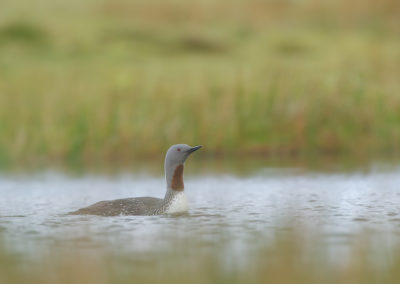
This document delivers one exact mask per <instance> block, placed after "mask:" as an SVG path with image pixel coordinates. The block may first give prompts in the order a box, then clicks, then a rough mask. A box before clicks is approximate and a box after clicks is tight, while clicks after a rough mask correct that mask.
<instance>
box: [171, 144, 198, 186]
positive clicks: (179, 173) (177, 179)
mask: <svg viewBox="0 0 400 284" xmlns="http://www.w3.org/2000/svg"><path fill="white" fill-rule="evenodd" d="M201 147H202V146H201V145H199V146H195V147H191V146H189V145H186V144H176V145H173V146H171V147H170V148H169V149H168V151H167V155H166V156H165V176H166V179H167V186H168V188H171V189H173V190H178V191H182V190H183V188H184V185H183V165H184V163H185V161H186V159H187V158H188V157H189V156H190V154H192V153H193V152H194V151H196V150H198V149H200V148H201Z"/></svg>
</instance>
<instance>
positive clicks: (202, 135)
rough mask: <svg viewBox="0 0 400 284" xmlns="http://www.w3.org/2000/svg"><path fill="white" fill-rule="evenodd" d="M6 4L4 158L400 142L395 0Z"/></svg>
mask: <svg viewBox="0 0 400 284" xmlns="http://www.w3.org/2000/svg"><path fill="white" fill-rule="evenodd" d="M364 2H365V1H356V2H354V3H353V4H349V3H348V2H346V1H324V3H322V1H316V0H315V1H314V0H309V1H302V2H301V1H256V0H252V1H235V2H233V3H232V1H225V0H222V1H197V2H195V3H186V2H185V1H180V0H176V1H170V2H168V3H166V2H163V1H155V0H154V1H146V2H143V1H122V0H118V1H85V2H82V1H69V2H68V3H66V2H62V1H50V0H48V1H47V0H45V1H41V2H40V4H37V3H32V2H31V1H18V3H14V2H12V1H6V2H5V3H4V4H3V5H2V6H3V7H2V10H1V11H0V163H1V164H2V165H3V166H7V165H12V164H18V163H19V164H24V163H29V162H31V163H38V162H41V161H43V162H44V163H50V164H51V163H53V162H57V163H67V164H68V163H72V164H74V163H80V164H82V163H83V164H86V165H89V166H90V165H93V164H96V163H99V162H100V161H106V162H113V163H116V164H118V163H124V162H126V161H127V160H131V159H133V158H139V157H149V156H154V155H158V154H159V152H160V149H163V150H164V149H165V148H166V147H167V146H168V145H170V144H173V143H177V142H185V143H189V144H200V143H201V144H204V145H206V146H207V151H208V153H215V154H217V153H223V152H225V153H232V152H235V153H246V154H247V153H252V154H256V155H259V154H274V155H281V154H285V155H287V154H290V155H292V154H299V153H302V154H304V153H305V154H309V153H313V154H316V155H319V154H325V153H330V154H339V153H343V154H346V155H359V156H362V155H365V154H367V153H370V152H375V153H378V152H379V153H380V152H381V153H399V150H398V149H399V147H398V145H400V131H398V129H399V127H400V84H399V79H398V78H400V37H399V33H400V29H399V26H400V25H399V19H400V16H399V15H400V7H399V4H398V2H397V1H391V0H385V1H379V3H373V2H368V3H364Z"/></svg>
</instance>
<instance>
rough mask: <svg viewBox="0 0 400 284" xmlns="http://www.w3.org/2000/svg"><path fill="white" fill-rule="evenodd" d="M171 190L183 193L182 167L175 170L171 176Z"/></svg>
mask: <svg viewBox="0 0 400 284" xmlns="http://www.w3.org/2000/svg"><path fill="white" fill-rule="evenodd" d="M171 188H172V189H173V190H177V191H183V188H184V185H183V165H179V166H177V167H176V168H175V171H174V175H173V176H172V181H171Z"/></svg>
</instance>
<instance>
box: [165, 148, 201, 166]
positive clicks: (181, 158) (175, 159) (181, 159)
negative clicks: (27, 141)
mask: <svg viewBox="0 0 400 284" xmlns="http://www.w3.org/2000/svg"><path fill="white" fill-rule="evenodd" d="M200 148H201V146H195V147H190V146H189V145H186V144H176V145H172V146H171V147H170V148H169V149H168V151H167V155H166V156H165V163H166V164H167V162H168V165H180V164H183V163H185V161H186V159H187V158H188V157H189V156H190V154H192V153H193V152H194V151H196V150H198V149H200Z"/></svg>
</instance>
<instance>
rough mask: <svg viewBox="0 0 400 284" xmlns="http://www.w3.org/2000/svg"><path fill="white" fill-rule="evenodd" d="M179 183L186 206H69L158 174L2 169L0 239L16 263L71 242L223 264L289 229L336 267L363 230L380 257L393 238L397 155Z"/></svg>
mask: <svg viewBox="0 0 400 284" xmlns="http://www.w3.org/2000/svg"><path fill="white" fill-rule="evenodd" d="M189 163H190V161H189V162H188V165H187V168H190V164H189ZM160 171H161V170H160ZM185 191H186V193H187V197H188V200H189V212H188V213H187V214H181V215H164V216H118V217H98V216H69V215H66V213H67V212H70V211H73V210H75V209H78V208H81V207H84V206H87V205H90V204H92V203H95V202H97V201H100V200H109V199H118V198H125V197H133V196H154V197H163V195H164V192H165V183H164V178H163V177H162V176H161V175H160V174H159V173H158V174H154V173H143V172H142V173H136V174H135V173H131V172H123V173H121V172H120V173H114V174H89V173H86V174H79V175H71V174H65V173H61V172H53V171H44V172H41V173H33V174H4V175H3V176H1V178H0V195H1V199H0V240H1V241H2V243H3V246H4V250H5V251H6V252H7V253H11V254H12V255H17V256H19V257H20V258H19V264H18V265H20V266H24V265H30V264H31V263H34V262H35V261H38V260H40V259H42V257H44V256H46V255H47V256H48V255H49V254H50V255H52V254H58V253H59V252H60V253H65V252H68V251H69V252H71V251H75V250H76V251H79V254H80V255H81V254H88V255H90V254H97V253H98V252H101V253H104V252H105V253H108V254H111V255H112V256H111V257H110V259H113V257H117V258H121V259H123V260H121V262H122V263H124V264H125V265H126V264H129V265H131V264H132V265H133V264H134V265H135V266H137V265H138V263H140V267H148V266H153V265H154V262H156V261H157V260H158V259H159V258H160V254H162V255H163V257H165V253H169V255H170V254H172V255H174V253H177V254H178V255H180V254H183V255H184V257H185V259H187V260H190V259H191V258H192V257H196V256H199V255H204V254H206V255H213V256H215V257H216V258H217V259H218V262H219V263H220V264H222V267H225V268H224V269H227V270H229V269H239V268H240V267H242V266H246V263H249V261H251V259H252V254H254V252H257V251H258V250H260V249H262V248H264V247H265V246H268V244H271V243H276V242H277V239H279V238H280V236H284V235H285V234H286V233H287V232H292V233H293V232H295V233H294V235H295V236H298V235H301V237H302V238H303V241H304V240H305V241H304V242H303V243H304V245H307V246H311V247H313V246H315V247H318V248H319V249H322V250H323V251H324V252H323V255H324V257H325V258H326V260H325V261H326V262H327V263H329V265H332V266H338V267H340V266H343V265H346V263H348V262H349V261H351V254H352V251H353V249H354V245H355V244H357V243H359V242H362V241H365V239H366V242H367V245H366V248H367V249H368V254H369V256H370V257H372V258H373V261H376V262H377V263H381V264H382V263H385V262H382V259H385V258H386V257H387V255H388V253H389V254H390V252H391V251H392V250H394V249H395V248H397V247H398V243H399V242H398V237H399V234H400V210H399V207H400V167H398V166H396V165H391V166H388V167H381V166H369V167H368V169H363V170H354V169H353V170H351V171H326V172H316V171H309V170H299V169H296V168H271V167H265V168H258V169H257V170H253V171H251V172H246V173H245V174H237V173H235V174H229V173H227V172H219V173H217V174H211V173H209V172H208V173H207V172H202V173H201V174H197V175H196V174H195V173H194V172H193V171H189V172H188V173H187V174H186V175H185ZM316 235H317V236H318V237H317V238H315V236H316ZM366 235H367V236H368V237H366V238H364V236H366ZM307 249H308V248H307ZM307 249H306V250H307ZM129 265H128V267H129ZM188 265H189V264H188ZM127 269H129V268H127Z"/></svg>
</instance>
